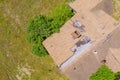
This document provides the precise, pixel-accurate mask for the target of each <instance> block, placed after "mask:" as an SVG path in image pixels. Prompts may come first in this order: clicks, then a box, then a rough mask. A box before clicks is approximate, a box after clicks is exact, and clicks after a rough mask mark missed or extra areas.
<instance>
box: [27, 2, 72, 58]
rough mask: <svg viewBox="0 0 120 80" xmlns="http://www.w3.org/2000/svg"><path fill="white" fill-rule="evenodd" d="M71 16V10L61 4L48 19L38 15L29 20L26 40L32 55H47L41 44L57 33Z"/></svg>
mask: <svg viewBox="0 0 120 80" xmlns="http://www.w3.org/2000/svg"><path fill="white" fill-rule="evenodd" d="M72 16H73V13H72V11H71V9H70V8H69V7H68V6H67V5H65V4H62V5H61V6H58V7H57V8H55V9H54V10H53V11H52V13H51V14H50V15H49V16H48V17H46V16H44V15H38V16H36V17H35V18H34V20H31V21H30V23H29V25H28V27H27V40H28V41H29V42H30V43H32V44H33V47H32V53H33V54H35V55H38V56H40V57H42V56H45V55H47V54H48V53H47V51H46V50H45V48H44V46H43V45H42V42H43V41H44V40H45V39H46V38H48V37H49V36H50V35H51V34H53V33H55V32H58V31H59V28H60V27H61V26H62V25H63V24H64V23H65V22H66V21H67V20H68V19H70V18H71V17H72Z"/></svg>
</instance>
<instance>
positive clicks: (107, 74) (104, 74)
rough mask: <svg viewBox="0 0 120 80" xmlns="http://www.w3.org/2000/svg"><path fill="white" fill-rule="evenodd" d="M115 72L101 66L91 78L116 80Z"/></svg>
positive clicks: (94, 79)
mask: <svg viewBox="0 0 120 80" xmlns="http://www.w3.org/2000/svg"><path fill="white" fill-rule="evenodd" d="M114 79H115V75H114V73H113V72H112V71H111V70H110V69H109V68H108V67H107V66H104V65H103V66H101V67H100V68H99V69H98V71H97V72H96V73H94V74H93V75H92V76H91V77H90V80H114Z"/></svg>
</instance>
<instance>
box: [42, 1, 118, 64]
mask: <svg viewBox="0 0 120 80" xmlns="http://www.w3.org/2000/svg"><path fill="white" fill-rule="evenodd" d="M101 1H102V0H94V1H91V0H87V1H86V0H76V1H75V2H73V3H70V6H71V8H73V9H74V10H75V11H76V14H75V15H74V16H73V17H72V18H71V19H70V20H69V21H67V22H66V23H65V24H64V25H63V26H62V27H61V29H60V32H59V33H54V34H52V35H51V36H50V37H48V38H47V39H46V40H45V41H43V45H44V46H45V48H46V49H47V51H48V52H49V54H50V55H51V57H52V58H53V60H54V61H55V63H56V64H57V65H58V66H61V65H62V64H63V63H64V62H66V61H67V60H68V59H69V58H71V57H72V56H73V55H74V52H72V51H71V48H72V47H73V46H74V45H75V44H76V43H77V42H78V41H79V40H80V39H81V38H82V37H83V36H89V37H90V38H91V40H92V41H94V45H95V44H97V43H99V42H100V41H102V39H104V38H105V37H106V36H107V35H108V34H109V33H111V32H112V31H113V30H114V29H115V28H116V27H117V26H116V25H118V22H117V21H116V20H114V19H113V18H112V17H111V16H109V15H108V14H107V13H106V12H104V11H103V10H96V11H92V9H93V8H94V7H95V6H96V5H97V4H98V3H100V2H101ZM85 5H86V6H85ZM76 20H78V21H80V22H81V24H82V25H84V26H85V27H84V30H85V32H81V34H82V37H80V38H77V39H75V40H73V38H72V35H71V33H73V32H74V31H76V30H79V29H78V28H75V27H74V26H73V21H76Z"/></svg>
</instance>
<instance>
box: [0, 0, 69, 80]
mask: <svg viewBox="0 0 120 80" xmlns="http://www.w3.org/2000/svg"><path fill="white" fill-rule="evenodd" d="M68 1H70V0H9V1H8V0H0V80H17V79H19V80H68V78H67V77H66V76H64V75H63V74H60V73H59V70H58V68H57V67H56V65H55V64H54V62H53V60H52V58H51V57H50V56H46V57H43V58H39V57H37V56H34V55H32V53H31V49H30V47H31V45H29V43H28V42H27V41H26V33H25V31H26V26H27V25H28V22H29V20H31V19H33V18H34V17H35V16H36V15H38V14H40V13H42V14H45V15H48V14H49V13H50V12H51V11H52V9H54V8H55V7H56V6H58V5H60V4H62V3H65V2H68Z"/></svg>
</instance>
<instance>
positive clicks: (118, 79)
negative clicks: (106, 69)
mask: <svg viewBox="0 0 120 80" xmlns="http://www.w3.org/2000/svg"><path fill="white" fill-rule="evenodd" d="M115 80H120V72H117V73H115Z"/></svg>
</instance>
